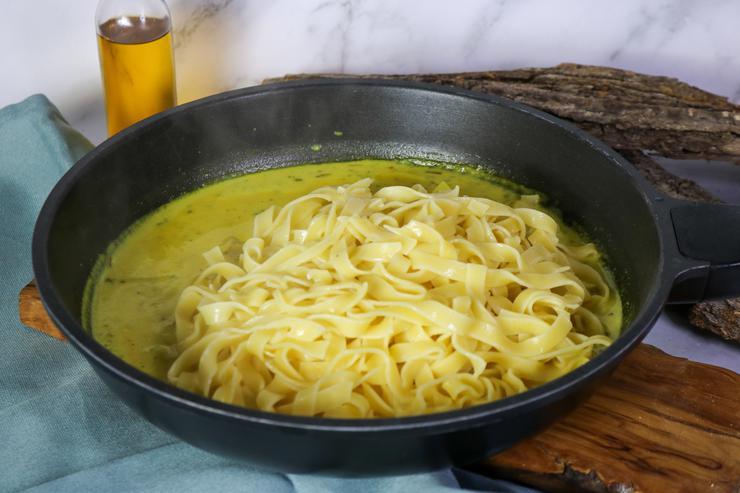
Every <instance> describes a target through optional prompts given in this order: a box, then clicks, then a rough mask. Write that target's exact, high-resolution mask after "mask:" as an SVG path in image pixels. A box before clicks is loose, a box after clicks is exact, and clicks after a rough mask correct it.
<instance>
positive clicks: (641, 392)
mask: <svg viewBox="0 0 740 493" xmlns="http://www.w3.org/2000/svg"><path fill="white" fill-rule="evenodd" d="M476 469H477V470H478V471H480V472H485V473H488V474H495V475H496V476H499V477H506V478H509V479H513V480H516V481H519V482H522V483H525V484H528V485H532V486H537V487H540V488H543V489H545V490H546V491H588V492H605V491H609V492H611V491H616V492H628V491H629V492H632V491H634V492H661V493H662V492H672V493H679V492H687V493H689V492H692V493H693V492H702V491H707V492H710V491H711V492H727V493H731V492H732V493H736V492H738V491H740V375H737V374H736V373H734V372H732V371H730V370H727V369H724V368H719V367H716V366H710V365H705V364H701V363H695V362H692V361H688V360H686V359H682V358H676V357H674V356H669V355H667V354H666V353H664V352H662V351H660V350H659V349H657V348H655V347H652V346H649V345H647V344H641V345H640V346H638V347H637V349H635V351H633V352H632V353H631V354H630V355H629V356H627V358H625V360H624V361H623V362H622V363H621V364H620V366H619V368H618V369H617V370H616V372H615V373H614V374H613V375H612V376H611V377H610V378H609V380H608V381H607V382H606V384H605V385H604V386H602V387H601V388H599V390H598V391H597V392H596V393H595V394H594V395H593V396H592V397H591V398H590V399H589V400H588V401H586V403H585V404H583V405H582V406H580V407H579V408H578V409H576V410H575V411H574V412H573V413H571V414H570V415H569V416H568V417H566V418H565V419H563V420H560V421H558V422H557V423H556V424H554V425H553V426H551V427H550V428H549V429H547V430H545V431H544V432H543V433H540V434H539V435H536V436H535V437H533V438H530V439H528V440H525V441H524V442H522V443H520V444H519V445H517V446H515V447H514V448H512V449H509V450H507V451H506V452H503V453H501V454H499V455H496V456H494V457H492V458H490V459H488V460H487V461H485V462H484V463H482V464H480V465H478V466H477V467H476Z"/></svg>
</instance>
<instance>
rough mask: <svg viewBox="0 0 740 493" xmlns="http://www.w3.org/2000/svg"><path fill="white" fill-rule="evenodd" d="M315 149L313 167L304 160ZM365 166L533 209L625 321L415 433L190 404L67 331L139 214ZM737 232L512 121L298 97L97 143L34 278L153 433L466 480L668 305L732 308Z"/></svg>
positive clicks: (587, 384) (293, 463) (64, 200)
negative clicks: (100, 259)
mask: <svg viewBox="0 0 740 493" xmlns="http://www.w3.org/2000/svg"><path fill="white" fill-rule="evenodd" d="M335 130H341V131H342V132H343V136H342V137H341V138H340V137H337V136H335V135H334V131H335ZM315 144H320V146H321V148H320V150H318V151H314V150H311V148H312V146H313V148H314V149H316V148H317V146H315ZM365 157H378V158H403V157H417V158H425V159H433V160H440V161H449V162H457V163H467V164H475V165H481V166H485V167H487V168H490V169H491V170H493V171H494V172H495V173H496V174H498V175H501V176H504V177H506V178H509V179H511V180H513V181H515V182H518V183H522V184H524V185H527V186H529V187H532V188H535V189H538V190H540V191H543V192H545V193H546V194H547V195H548V196H549V198H550V200H551V202H550V203H551V204H552V205H554V206H556V207H558V208H560V210H561V211H562V212H563V213H564V214H565V217H566V219H570V220H572V221H575V222H577V223H579V224H580V225H582V226H583V227H584V228H585V229H586V230H587V231H588V233H589V234H590V235H591V237H592V238H593V239H595V240H596V241H597V242H598V243H599V244H600V246H601V248H602V249H603V251H605V252H606V254H607V255H608V259H609V262H610V264H611V267H612V268H613V270H614V272H615V274H616V277H617V283H618V285H619V287H620V291H621V293H622V297H623V300H624V303H625V306H626V319H625V326H624V333H623V335H622V336H620V337H619V339H618V340H617V341H616V342H615V343H614V344H613V345H612V346H611V347H609V348H608V349H606V350H605V351H603V352H602V353H601V354H599V355H598V356H597V357H595V358H594V359H593V360H592V361H590V362H589V363H588V364H586V365H584V366H582V367H580V368H578V369H576V370H575V371H573V372H572V373H570V374H568V375H566V376H564V377H562V378H559V379H557V380H556V381H553V382H550V383H548V384H546V385H542V386H541V387H539V388H536V389H534V390H531V391H528V392H526V393H524V394H521V395H518V396H516V397H511V398H508V399H504V400H501V401H498V402H493V403H490V404H486V405H482V406H477V407H474V408H471V409H466V410H462V411H454V412H447V413H441V414H433V415H427V416H418V417H409V418H400V419H374V420H339V419H320V418H305V417H291V416H283V415H277V414H270V413H265V412H260V411H255V410H250V409H242V408H238V407H234V406H230V405H225V404H221V403H218V402H215V401H211V400H208V399H205V398H201V397H198V396H195V395H192V394H190V393H187V392H185V391H182V390H179V389H176V388H174V387H171V386H170V385H167V384H165V383H163V382H160V381H158V380H155V379H153V378H151V377H149V376H147V375H145V374H144V373H142V372H140V371H138V370H136V369H134V368H132V367H130V366H129V365H127V364H126V363H124V362H123V361H121V360H120V359H118V358H117V357H115V356H113V355H112V354H111V353H110V352H108V351H107V350H106V349H104V348H103V347H102V346H101V345H99V344H98V343H97V342H95V341H94V340H93V339H92V338H91V337H90V335H89V334H88V333H87V332H86V331H85V330H84V329H83V328H82V326H81V323H80V320H81V313H80V312H81V301H82V295H83V289H84V286H85V281H86V280H87V277H88V274H89V273H90V269H91V267H92V266H93V264H94V262H95V260H96V258H97V256H98V255H99V254H101V253H102V252H104V251H105V249H106V247H107V246H108V245H109V244H110V243H111V242H112V241H113V240H115V239H116V237H118V235H119V234H121V232H122V231H124V230H125V229H126V228H127V227H128V226H129V225H131V224H132V223H133V222H134V221H136V220H137V219H138V218H140V217H141V216H143V215H144V214H147V213H148V212H150V211H152V210H153V209H155V208H156V207H158V206H160V205H162V204H164V203H166V202H168V201H170V200H172V199H173V198H175V197H177V196H178V195H181V194H183V193H185V192H187V191H190V190H193V189H194V188H196V187H199V186H201V185H203V184H204V183H207V182H211V181H214V180H216V179H218V178H221V177H226V176H231V175H236V174H241V173H247V172H252V171H257V170H262V169H266V168H272V167H279V166H290V165H295V164H301V163H306V162H326V161H345V160H351V159H359V158H365ZM739 228H740V208H737V207H729V206H718V205H696V204H691V203H687V202H680V201H677V200H673V199H670V198H667V197H665V196H664V195H661V194H660V193H658V192H657V191H655V190H654V189H653V188H651V187H650V186H648V185H647V184H646V183H645V182H644V181H643V179H642V178H641V177H640V176H638V174H637V172H636V171H635V170H634V168H633V167H632V166H631V165H630V164H629V163H627V162H626V161H625V160H624V159H622V158H621V157H620V156H619V155H618V154H616V153H615V152H614V151H612V150H611V149H609V148H607V147H606V146H605V145H603V144H602V143H600V142H598V141H597V140H595V139H594V138H592V137H590V136H589V135H587V134H586V133H584V132H582V131H580V130H578V129H577V128H575V127H573V126H572V125H569V124H567V123H565V122H563V121H561V120H558V119H557V118H553V117H552V116H549V115H547V114H544V113H541V112H539V111H536V110H533V109H531V108H528V107H526V106H523V105H520V104H516V103H513V102H510V101H507V100H504V99H501V98H497V97H492V96H484V95H481V94H476V93H472V92H467V91H463V90H457V89H449V88H441V87H436V86H428V85H422V84H412V83H401V82H388V81H373V80H342V81H327V80H322V81H303V82H297V83H287V84H277V85H270V86H264V87H257V88H251V89H245V90H238V91H234V92H229V93H225V94H220V95H217V96H214V97H210V98H207V99H203V100H200V101H196V102H194V103H191V104H187V105H184V106H182V107H178V108H175V109H172V110H169V111H166V112H164V113H162V114H159V115H157V116H154V117H152V118H150V119H148V120H146V121H144V122H142V123H139V124H137V125H134V126H133V127H131V128H129V129H127V130H125V131H123V132H121V133H120V134H118V135H116V136H115V137H113V138H112V139H110V140H108V141H106V142H104V143H103V144H102V145H100V146H99V147H97V148H96V149H94V150H93V151H91V152H90V153H89V154H88V155H87V156H85V157H84V158H83V159H81V160H80V161H79V162H78V163H77V164H76V165H75V166H74V167H73V168H72V169H71V170H70V171H69V172H68V173H67V174H66V175H65V176H64V177H63V178H62V179H61V180H60V181H59V183H58V184H57V186H56V187H55V188H54V190H53V191H52V192H51V194H50V195H49V198H48V199H47V201H46V203H45V204H44V207H43V209H42V211H41V213H40V215H39V219H38V222H37V224H36V229H35V233H34V238H33V267H34V273H35V275H36V281H37V283H38V287H39V290H40V292H41V297H42V299H43V301H44V304H45V305H46V307H47V309H48V310H49V313H50V314H51V316H52V318H53V319H54V321H55V322H56V323H57V324H58V325H59V327H60V328H61V329H62V331H63V332H64V333H65V335H66V336H67V337H68V338H69V340H70V341H71V342H72V343H73V344H74V345H75V347H76V348H77V349H78V350H79V351H80V352H81V353H82V354H83V355H84V356H85V357H86V358H87V359H88V360H89V361H90V363H91V364H92V366H93V368H94V369H95V371H96V372H97V373H98V374H99V375H100V377H101V378H102V379H103V380H104V381H105V382H106V383H107V384H108V385H109V386H110V387H111V388H112V389H113V391H114V392H115V393H116V394H118V396H120V398H121V399H123V400H124V401H126V402H127V403H128V404H129V405H130V406H132V407H133V408H134V409H136V410H137V411H138V412H140V413H141V414H142V416H144V417H145V418H146V419H148V420H149V421H151V422H152V423H154V424H156V425H157V426H159V427H161V428H163V429H165V430H167V431H169V432H171V433H172V434H174V435H176V436H178V437H180V438H182V439H183V440H185V441H187V442H190V443H192V444H193V445H196V446H198V447H202V448H204V449H207V450H211V451H213V452H216V453H220V454H224V455H228V456H232V457H237V458H240V459H244V460H246V461H249V462H251V463H254V464H257V465H259V466H263V467H267V468H271V469H277V470H281V471H286V472H321V473H327V474H339V475H357V474H363V475H367V474H391V473H393V474H395V473H408V472H417V471H422V470H431V469H436V468H442V467H445V466H449V465H451V464H465V463H469V462H472V461H475V460H477V459H481V458H482V457H484V456H486V455H488V454H490V453H492V452H496V451H499V450H502V449H505V448H507V447H509V446H511V445H512V444H514V443H515V442H517V441H518V440H520V439H522V438H524V437H526V436H528V435H531V434H533V433H535V432H537V431H538V430H540V429H542V428H543V427H545V426H546V425H547V424H549V423H551V422H552V421H553V420H555V419H556V418H558V417H560V416H562V415H563V414H564V413H566V412H568V411H569V410H571V409H572V408H573V407H575V406H576V404H578V403H579V402H580V401H581V400H582V399H584V398H585V397H586V396H587V395H588V394H589V392H590V391H592V390H593V389H594V387H595V386H596V385H598V384H599V382H600V381H601V380H602V379H603V378H604V377H605V376H606V375H608V374H609V372H610V371H611V370H613V369H614V367H615V366H616V365H617V363H619V361H620V360H621V359H622V358H623V357H624V356H625V355H626V354H627V353H628V352H629V351H630V349H632V348H633V347H634V346H635V345H636V344H637V343H638V342H639V341H640V340H641V339H642V338H643V337H644V336H645V334H646V333H647V331H648V330H649V329H650V327H651V326H652V325H653V323H654V322H655V319H656V318H657V317H658V314H659V313H660V310H661V308H662V307H663V305H664V304H665V303H666V302H667V301H669V300H670V301H674V302H692V301H697V300H699V299H703V298H706V297H716V296H722V295H729V294H737V293H740V229H739Z"/></svg>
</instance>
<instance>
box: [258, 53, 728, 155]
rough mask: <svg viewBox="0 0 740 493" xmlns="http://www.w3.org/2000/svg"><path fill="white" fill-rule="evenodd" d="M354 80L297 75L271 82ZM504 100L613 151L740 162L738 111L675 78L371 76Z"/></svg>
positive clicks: (613, 73)
mask: <svg viewBox="0 0 740 493" xmlns="http://www.w3.org/2000/svg"><path fill="white" fill-rule="evenodd" d="M313 77H332V78H336V77H338V78H343V77H352V76H351V75H337V74H298V75H289V76H287V77H285V78H280V79H270V80H268V81H276V80H285V79H301V78H313ZM367 77H380V78H391V79H396V78H398V79H406V80H415V81H419V82H430V83H436V84H442V85H449V86H457V87H462V88H465V89H470V90H474V91H481V92H485V93H489V94H497V95H501V96H506V97H507V98H510V99H514V100H515V101H519V102H522V103H525V104H528V105H530V106H533V107H535V108H539V109H541V110H544V111H547V112H548V113H552V114H553V115H556V116H559V117H560V118H563V119H566V120H570V121H572V122H574V123H575V124H576V125H578V126H580V127H581V128H583V129H584V130H586V131H588V132H590V133H592V134H593V135H595V136H597V137H599V138H600V139H602V140H603V141H605V142H606V143H607V144H609V145H610V146H612V147H614V148H615V149H627V150H648V151H654V152H656V153H658V154H660V155H662V156H666V157H671V158H676V159H719V160H728V161H733V162H736V163H740V107H738V106H737V105H735V104H732V103H730V102H729V101H728V100H727V99H726V98H724V97H722V96H717V95H716V94H711V93H708V92H706V91H702V90H701V89H698V88H696V87H693V86H690V85H688V84H686V83H684V82H681V81H679V80H677V79H672V78H669V77H659V76H654V75H645V74H638V73H635V72H630V71H627V70H620V69H615V68H609V67H597V66H592V65H577V64H571V63H567V64H561V65H558V66H556V67H549V68H523V69H517V70H494V71H487V72H468V73H454V74H412V75H372V76H367Z"/></svg>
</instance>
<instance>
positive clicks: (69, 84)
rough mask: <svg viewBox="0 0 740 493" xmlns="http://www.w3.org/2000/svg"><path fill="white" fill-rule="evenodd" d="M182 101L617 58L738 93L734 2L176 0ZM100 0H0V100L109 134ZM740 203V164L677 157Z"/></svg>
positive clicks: (668, 329) (713, 353) (723, 355)
mask: <svg viewBox="0 0 740 493" xmlns="http://www.w3.org/2000/svg"><path fill="white" fill-rule="evenodd" d="M169 3H170V6H171V9H172V13H173V20H174V26H175V32H174V39H175V46H176V66H177V83H178V97H179V100H180V102H184V101H189V100H192V99H196V98H199V97H202V96H206V95H208V94H212V93H215V92H220V91H223V90H227V89H232V88H237V87H243V86H247V85H252V84H256V83H259V81H261V80H262V79H263V78H266V77H272V76H279V75H282V74H285V73H298V72H322V71H324V72H326V71H330V72H345V73H404V72H436V71H439V72H442V71H472V70H485V69H500V68H514V67H522V66H549V65H554V64H557V63H560V62H577V63H589V64H598V65H609V66H615V67H620V68H626V69H632V70H637V71H640V72H646V73H652V74H660V75H668V76H673V77H678V78H680V79H682V80H684V81H687V82H689V83H691V84H694V85H696V86H699V87H701V88H703V89H707V90H709V91H713V92H716V93H718V94H722V95H725V96H727V97H729V98H731V99H733V100H735V101H738V100H740V29H738V27H737V22H738V19H740V1H738V0H622V1H619V2H615V1H613V0H558V1H555V0H519V1H515V0H493V1H483V0H460V1H449V0H448V1H444V0H426V1H424V0H411V1H401V0H374V1H370V0H364V1H361V0H326V1H322V0H297V1H296V0H273V1H265V0H170V2H169ZM96 4H97V0H75V1H74V2H71V1H69V0H36V1H33V2H11V1H4V2H3V3H2V6H3V9H2V16H0V67H1V68H0V70H1V71H2V72H1V74H2V76H1V77H0V106H4V105H6V104H9V103H13V102H17V101H20V100H21V99H23V98H25V97H26V96H28V95H30V94H32V93H35V92H43V93H45V94H47V95H48V96H49V97H50V98H51V100H52V101H54V102H55V103H56V104H57V105H58V106H59V108H60V109H61V111H62V113H63V114H64V115H65V116H66V117H67V118H68V120H70V122H71V123H72V124H73V125H75V126H76V127H77V128H79V129H81V130H82V131H83V133H85V134H86V135H87V136H88V138H90V139H91V140H92V141H93V142H100V141H101V140H103V139H104V138H105V125H104V115H103V105H102V91H101V87H100V76H99V69H98V58H97V48H96V43H95V29H94V22H93V18H94V11H95V5H96ZM671 168H672V169H675V171H676V172H677V173H679V174H682V175H684V176H688V177H690V178H693V179H696V180H697V181H700V182H703V183H704V184H706V185H707V186H708V187H710V188H712V189H714V191H715V192H717V193H719V194H720V195H721V196H723V197H724V198H725V199H727V200H730V201H734V202H737V203H740V171H739V170H740V167H735V166H731V165H721V164H716V165H711V166H706V165H704V164H699V163H674V164H672V165H671ZM648 341H649V342H652V343H654V344H657V345H659V346H661V347H663V348H664V349H666V350H667V351H669V352H671V353H673V354H677V355H682V356H686V357H690V358H692V359H695V360H697V359H698V360H703V361H708V362H714V363H716V364H722V365H724V366H728V367H731V368H733V369H734V370H735V371H739V372H740V349H738V346H731V345H728V344H724V343H722V342H720V341H718V340H717V339H715V338H712V337H709V336H706V335H704V334H700V333H698V332H696V331H694V330H693V329H691V328H690V327H688V326H687V325H686V324H685V323H684V321H683V319H682V318H681V316H680V315H672V316H671V317H668V316H665V315H664V316H663V317H661V319H660V321H659V322H658V324H657V326H656V328H655V329H654V330H653V332H652V333H651V334H650V336H649V338H648Z"/></svg>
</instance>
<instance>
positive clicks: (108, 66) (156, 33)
mask: <svg viewBox="0 0 740 493" xmlns="http://www.w3.org/2000/svg"><path fill="white" fill-rule="evenodd" d="M95 24H96V26H97V33H98V53H99V55H100V71H101V73H102V78H103V90H104V96H105V112H106V117H107V121H108V135H113V134H115V133H117V132H118V131H120V130H122V129H123V128H125V127H127V126H129V125H131V124H133V123H136V122H137V121H139V120H142V119H144V118H146V117H148V116H151V115H153V114H154V113H157V112H160V111H163V110H165V109H167V108H170V107H172V106H174V105H175V104H176V92H175V91H176V89H175V67H174V60H173V54H172V22H171V20H170V11H169V9H168V8H167V4H166V3H165V2H164V0H100V2H99V3H98V8H97V11H96V13H95Z"/></svg>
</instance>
